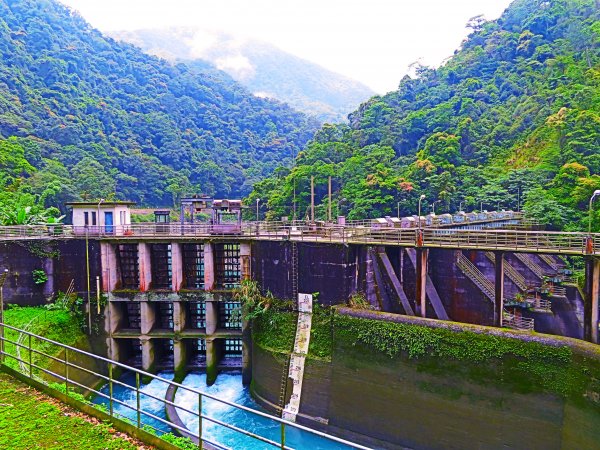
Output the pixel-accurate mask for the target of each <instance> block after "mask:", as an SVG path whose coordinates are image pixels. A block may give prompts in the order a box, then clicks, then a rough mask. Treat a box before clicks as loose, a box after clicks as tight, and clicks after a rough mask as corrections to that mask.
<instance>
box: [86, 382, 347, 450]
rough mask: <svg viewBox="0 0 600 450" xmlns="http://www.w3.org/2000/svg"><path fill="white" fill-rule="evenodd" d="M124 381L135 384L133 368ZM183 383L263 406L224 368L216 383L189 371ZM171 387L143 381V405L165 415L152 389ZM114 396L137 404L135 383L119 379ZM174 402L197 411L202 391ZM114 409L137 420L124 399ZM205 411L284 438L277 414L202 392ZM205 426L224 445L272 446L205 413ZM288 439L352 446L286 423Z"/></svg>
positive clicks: (188, 419) (319, 447) (299, 444)
mask: <svg viewBox="0 0 600 450" xmlns="http://www.w3.org/2000/svg"><path fill="white" fill-rule="evenodd" d="M158 376H160V377H161V378H165V379H168V380H171V379H173V373H169V372H162V373H159V374H158ZM120 381H121V382H123V383H126V384H127V385H129V386H135V377H134V375H133V374H131V373H128V374H125V375H124V376H123V377H122V378H121V380H120ZM182 384H183V385H184V386H189V387H191V388H195V389H198V390H200V391H202V392H205V393H207V394H210V395H213V396H215V397H217V398H220V399H223V400H227V401H229V402H232V403H236V404H238V405H242V406H246V407H249V408H252V409H256V410H261V408H260V406H259V405H258V404H257V403H256V402H255V401H254V400H253V399H252V397H251V396H250V392H249V389H248V388H247V387H244V386H243V385H242V376H241V374H237V373H223V374H220V375H219V376H218V377H217V381H216V383H215V384H213V385H212V386H206V374H203V373H190V374H189V375H188V376H187V377H186V378H185V380H184V381H183V383H182ZM167 387H168V386H167V383H165V382H162V381H159V380H152V381H151V382H150V383H148V384H145V385H143V386H141V390H140V391H141V395H140V405H141V409H142V410H143V411H146V412H148V413H150V414H153V415H155V416H158V417H161V418H166V415H165V411H164V403H163V402H161V401H158V400H155V399H153V398H151V397H149V396H148V395H152V396H154V397H158V398H164V397H165V393H166V391H167ZM101 392H103V393H105V394H108V386H104V387H103V388H102V389H101ZM144 394H148V395H144ZM113 396H114V398H115V399H117V400H119V401H121V402H124V403H126V404H127V405H129V406H131V407H133V408H135V406H136V402H137V399H136V394H135V390H134V389H128V388H126V387H124V386H120V385H115V386H114V388H113ZM94 402H95V403H97V404H104V405H107V406H108V400H107V399H105V398H102V397H100V396H98V397H96V398H95V400H94ZM175 404H176V405H179V406H181V407H183V408H186V409H190V410H193V411H198V395H197V394H195V393H193V392H190V391H186V390H181V389H180V390H179V391H178V392H177V395H176V396H175ZM114 411H115V413H117V414H119V415H120V416H124V417H127V418H128V419H130V420H132V421H133V422H135V421H136V420H137V416H136V412H135V410H134V409H131V408H128V407H126V406H124V405H120V404H114ZM202 412H203V414H205V415H207V416H209V417H211V418H214V419H217V420H220V421H222V422H225V423H228V424H231V425H235V426H236V427H238V428H242V429H244V430H248V431H250V432H252V433H255V434H259V435H261V436H263V437H266V438H268V439H271V440H273V441H276V442H279V440H280V435H281V428H280V426H279V424H278V423H277V422H275V421H273V420H270V419H267V418H264V417H259V416H257V415H255V414H251V413H248V412H245V411H242V410H240V409H238V408H234V407H231V406H228V405H226V404H223V403H221V402H217V401H214V400H211V399H207V398H204V400H203V404H202ZM179 415H180V417H181V419H182V421H183V422H184V423H185V425H186V427H187V428H188V429H189V430H191V432H192V433H194V434H196V433H198V419H197V417H196V416H194V415H192V414H190V413H186V412H183V411H179ZM141 420H142V423H143V424H146V425H150V426H152V427H155V428H157V429H159V430H161V431H162V432H169V431H171V430H170V429H169V427H168V426H166V425H165V424H162V423H161V422H160V421H158V420H156V419H152V418H151V417H148V416H144V415H143V414H142V417H141ZM202 428H203V430H202V431H203V436H205V437H206V438H208V439H210V440H211V441H214V442H217V443H219V444H220V445H223V446H224V447H226V448H232V449H242V448H252V449H256V450H262V449H272V448H274V447H273V446H271V445H269V444H267V443H263V442H260V441H257V440H255V439H253V438H251V437H248V436H245V435H243V434H241V433H238V432H236V431H234V430H230V429H227V428H225V427H223V426H221V425H218V424H215V423H213V422H210V421H208V420H206V419H204V420H203V421H202ZM286 445H288V446H290V447H292V448H298V449H301V448H307V449H308V448H310V449H314V450H342V449H344V450H345V449H348V448H350V447H347V446H344V445H341V444H337V443H334V442H331V441H329V440H327V439H324V438H320V437H318V436H315V435H313V434H311V433H308V432H304V431H301V430H297V429H294V428H292V427H287V428H286Z"/></svg>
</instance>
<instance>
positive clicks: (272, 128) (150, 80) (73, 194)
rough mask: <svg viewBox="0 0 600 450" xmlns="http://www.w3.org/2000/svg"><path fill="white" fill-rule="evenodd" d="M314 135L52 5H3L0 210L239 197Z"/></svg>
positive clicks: (275, 108) (287, 115)
mask: <svg viewBox="0 0 600 450" xmlns="http://www.w3.org/2000/svg"><path fill="white" fill-rule="evenodd" d="M317 126H318V125H317V123H316V122H315V121H314V120H313V119H309V118H308V117H307V116H304V115H303V114H301V113H298V112H296V111H294V110H292V109H290V108H289V107H288V106H286V105H284V104H282V103H278V102H275V101H270V100H265V99H260V98H257V97H254V96H252V95H251V94H250V93H249V92H247V91H246V90H245V89H244V88H242V87H241V86H240V85H238V84H237V83H235V82H234V81H232V80H231V79H230V78H229V77H228V76H226V75H225V74H223V76H221V75H220V74H219V73H218V72H217V71H215V70H213V69H207V70H205V71H203V70H202V68H201V67H195V68H191V67H189V66H186V65H184V64H177V65H171V64H170V63H167V62H166V61H164V60H160V59H158V58H155V57H152V56H149V55H146V54H144V53H143V52H142V51H141V50H139V49H137V48H135V47H133V46H131V45H128V44H123V43H117V42H116V41H114V40H113V39H111V38H108V37H105V36H103V35H102V34H101V33H100V32H98V31H97V30H95V29H93V28H92V27H91V26H90V25H88V24H87V23H86V22H85V21H84V20H83V19H82V18H81V17H80V16H79V15H78V14H77V13H75V12H73V11H71V10H69V9H67V8H66V7H64V6H62V5H60V4H59V3H57V2H55V1H52V0H35V1H34V0H0V174H1V175H2V177H1V178H0V187H2V189H3V191H5V192H4V193H3V195H6V191H10V192H12V193H13V195H11V198H10V199H0V200H2V201H3V203H6V201H9V200H10V201H16V202H20V203H22V204H31V201H32V199H33V200H36V199H38V200H41V201H42V202H43V204H44V206H51V205H59V204H61V203H62V202H63V201H65V200H75V199H78V198H82V197H83V198H86V197H87V198H100V197H104V198H107V197H110V196H112V195H113V194H116V197H117V198H122V199H131V200H134V201H137V202H139V203H141V204H146V205H169V204H172V202H173V198H174V197H175V196H176V195H178V194H180V193H183V192H197V193H200V192H202V193H207V194H214V195H217V196H229V197H236V196H241V195H245V194H247V193H248V192H250V190H251V187H252V184H253V183H254V182H256V181H257V180H259V179H261V178H263V177H264V176H267V175H269V174H271V173H272V171H273V170H274V169H275V168H276V167H277V166H278V165H281V164H285V163H286V162H289V161H291V158H292V157H293V155H295V154H297V152H298V151H299V150H300V149H301V148H303V146H304V145H305V143H306V142H307V141H308V140H309V139H310V138H312V136H313V134H314V131H315V130H316V129H317ZM13 137H14V138H13ZM5 160H11V164H8V163H5ZM19 197H20V200H19ZM15 199H16V200H15Z"/></svg>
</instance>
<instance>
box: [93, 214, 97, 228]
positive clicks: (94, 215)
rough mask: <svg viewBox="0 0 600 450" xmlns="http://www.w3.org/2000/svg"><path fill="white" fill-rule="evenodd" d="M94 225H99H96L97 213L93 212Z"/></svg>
mask: <svg viewBox="0 0 600 450" xmlns="http://www.w3.org/2000/svg"><path fill="white" fill-rule="evenodd" d="M92 225H97V224H96V211H92Z"/></svg>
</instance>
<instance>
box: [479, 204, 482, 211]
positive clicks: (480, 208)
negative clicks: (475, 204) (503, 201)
mask: <svg viewBox="0 0 600 450" xmlns="http://www.w3.org/2000/svg"><path fill="white" fill-rule="evenodd" d="M479 212H483V202H479Z"/></svg>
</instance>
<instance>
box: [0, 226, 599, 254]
mask: <svg viewBox="0 0 600 450" xmlns="http://www.w3.org/2000/svg"><path fill="white" fill-rule="evenodd" d="M85 237H89V238H99V239H128V238H130V239H132V240H136V239H140V238H153V239H173V238H201V239H202V238H207V239H212V238H219V237H221V238H226V239H248V240H258V241H261V240H292V241H299V242H319V243H337V244H367V245H368V244H374V245H396V246H403V247H416V246H423V247H429V248H437V247H440V248H454V249H470V250H504V251H517V252H518V251H520V252H532V253H551V254H570V255H600V234H599V233H593V234H591V235H588V234H586V233H571V232H552V231H523V230H507V229H486V230H465V229H461V228H430V227H427V228H422V229H420V230H419V229H415V228H392V227H373V226H352V225H346V226H342V225H336V224H324V223H315V224H307V223H306V222H300V223H297V222H296V223H293V224H289V223H286V222H243V223H241V224H239V225H234V226H232V227H230V228H228V229H226V228H223V227H221V226H216V225H210V224H207V223H195V224H184V225H181V224H179V223H170V224H154V223H151V224H148V223H138V224H131V225H122V226H121V225H119V226H117V225H111V226H105V227H75V226H69V225H58V226H45V225H28V226H16V227H0V240H16V239H36V238H38V239H73V238H76V239H83V238H85Z"/></svg>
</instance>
